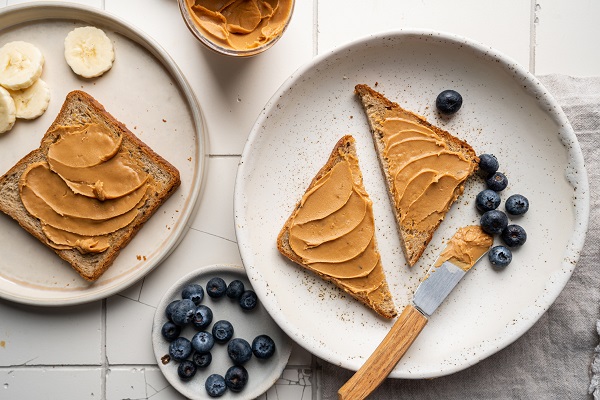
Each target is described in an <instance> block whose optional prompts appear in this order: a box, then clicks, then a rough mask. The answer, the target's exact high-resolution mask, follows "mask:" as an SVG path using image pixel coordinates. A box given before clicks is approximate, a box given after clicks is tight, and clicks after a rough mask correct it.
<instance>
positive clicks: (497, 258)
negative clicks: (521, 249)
mask: <svg viewBox="0 0 600 400" xmlns="http://www.w3.org/2000/svg"><path fill="white" fill-rule="evenodd" d="M488 258H489V260H490V262H491V263H492V266H493V267H494V268H495V269H498V270H501V269H504V268H506V266H507V265H508V264H510V262H511V261H512V252H511V251H510V249H508V247H505V246H495V247H492V248H491V249H490V251H489V253H488Z"/></svg>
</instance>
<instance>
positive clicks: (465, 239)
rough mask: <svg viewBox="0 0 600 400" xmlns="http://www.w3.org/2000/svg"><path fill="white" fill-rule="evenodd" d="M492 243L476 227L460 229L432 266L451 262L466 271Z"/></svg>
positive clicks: (487, 235) (492, 241)
mask: <svg viewBox="0 0 600 400" xmlns="http://www.w3.org/2000/svg"><path fill="white" fill-rule="evenodd" d="M493 243H494V238H493V237H492V236H491V235H489V234H487V233H486V232H484V231H483V229H481V227H480V226H478V225H471V226H466V227H464V228H460V229H459V230H458V231H457V232H456V233H455V234H454V236H452V238H451V239H450V240H449V241H448V244H447V245H446V248H445V249H444V251H442V253H441V254H440V256H439V257H438V259H437V260H436V262H435V264H434V265H435V266H436V267H439V266H440V265H442V264H443V263H444V262H446V261H448V260H452V262H453V263H454V264H455V265H456V266H458V267H460V268H462V269H463V270H465V271H468V270H469V269H471V267H472V266H473V265H475V263H476V262H477V260H479V258H480V257H481V256H482V255H484V254H485V253H486V252H487V251H488V250H489V248H490V247H491V246H492V244H493Z"/></svg>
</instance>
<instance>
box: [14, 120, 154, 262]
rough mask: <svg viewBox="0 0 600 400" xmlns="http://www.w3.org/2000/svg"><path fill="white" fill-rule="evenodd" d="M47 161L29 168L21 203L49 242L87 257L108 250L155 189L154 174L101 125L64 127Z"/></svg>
mask: <svg viewBox="0 0 600 400" xmlns="http://www.w3.org/2000/svg"><path fill="white" fill-rule="evenodd" d="M54 133H55V134H56V135H57V137H58V140H56V141H55V142H54V143H52V144H51V145H50V146H49V149H48V156H47V162H46V161H41V162H37V163H33V164H31V165H29V166H28V167H27V169H26V170H25V172H24V173H23V175H22V176H21V179H20V181H19V190H20V195H21V200H22V202H23V205H24V206H25V208H26V209H27V211H28V212H29V213H30V214H31V215H32V216H34V217H35V218H37V219H39V220H40V222H41V224H42V231H43V232H44V234H45V235H46V238H47V239H48V243H49V244H50V245H51V246H52V247H54V248H57V249H69V248H75V249H77V250H79V251H80V252H82V253H95V252H102V251H105V250H106V249H108V248H109V241H108V236H107V235H108V234H110V233H112V232H115V231H117V230H119V229H121V228H123V227H126V226H127V225H129V224H130V223H131V222H132V221H133V220H134V219H135V218H136V216H137V215H138V208H139V207H141V206H142V205H143V204H144V202H145V199H146V196H147V193H149V191H150V190H151V188H152V182H151V179H150V178H149V175H148V174H147V173H146V172H144V171H143V170H142V169H141V167H139V166H138V165H137V164H136V163H135V161H134V160H133V159H132V157H131V156H130V155H129V153H128V152H126V151H125V150H123V149H122V148H121V137H119V138H115V137H113V136H112V135H111V134H109V133H108V132H106V131H105V130H104V129H103V128H102V127H101V126H100V125H97V124H88V125H85V126H80V127H67V126H59V127H57V128H56V129H55V132H54Z"/></svg>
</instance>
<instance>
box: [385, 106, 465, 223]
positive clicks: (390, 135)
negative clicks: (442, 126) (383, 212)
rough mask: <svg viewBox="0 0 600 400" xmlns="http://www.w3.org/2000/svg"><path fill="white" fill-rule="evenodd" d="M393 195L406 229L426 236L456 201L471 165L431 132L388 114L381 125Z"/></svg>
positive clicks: (392, 112)
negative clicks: (459, 188) (424, 233)
mask: <svg viewBox="0 0 600 400" xmlns="http://www.w3.org/2000/svg"><path fill="white" fill-rule="evenodd" d="M381 126H382V132H383V142H384V144H385V149H384V157H385V160H386V161H387V163H388V165H389V170H390V176H391V177H392V180H393V183H392V188H391V191H392V194H393V196H394V201H395V203H396V207H397V208H398V209H399V210H400V218H401V223H402V225H403V226H404V227H405V228H406V229H414V230H418V231H423V232H427V231H429V230H430V229H431V228H432V227H435V226H436V224H437V223H438V222H439V221H441V220H442V219H443V218H444V215H445V213H446V211H447V210H448V209H449V208H450V206H451V205H452V203H453V202H454V200H456V197H457V195H458V194H457V193H455V190H456V188H457V187H458V186H459V185H460V184H461V183H462V182H463V181H464V180H466V179H467V178H468V176H469V171H470V167H471V164H470V162H469V161H468V160H467V159H466V158H465V157H464V156H463V155H462V154H461V153H458V152H455V151H452V150H450V149H449V148H448V146H447V145H446V143H445V142H444V141H442V140H441V139H440V138H439V137H438V136H437V135H436V134H435V133H434V132H433V131H432V130H430V129H429V128H427V127H425V126H423V125H420V124H418V123H415V122H413V121H410V120H407V119H404V118H401V117H398V116H397V115H395V113H394V111H388V113H387V115H386V117H385V119H384V120H383V121H381Z"/></svg>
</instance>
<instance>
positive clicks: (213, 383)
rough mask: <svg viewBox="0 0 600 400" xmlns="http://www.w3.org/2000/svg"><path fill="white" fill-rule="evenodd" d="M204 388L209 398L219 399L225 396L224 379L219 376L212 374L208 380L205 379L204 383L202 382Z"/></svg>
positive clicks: (225, 386)
mask: <svg viewBox="0 0 600 400" xmlns="http://www.w3.org/2000/svg"><path fill="white" fill-rule="evenodd" d="M204 387H205V388H206V392H207V393H208V395H209V396H210V397H221V396H223V394H225V391H226V390H227V385H226V384H225V378H223V377H222V376H221V375H219V374H212V375H210V376H209V377H208V378H206V382H204Z"/></svg>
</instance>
